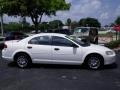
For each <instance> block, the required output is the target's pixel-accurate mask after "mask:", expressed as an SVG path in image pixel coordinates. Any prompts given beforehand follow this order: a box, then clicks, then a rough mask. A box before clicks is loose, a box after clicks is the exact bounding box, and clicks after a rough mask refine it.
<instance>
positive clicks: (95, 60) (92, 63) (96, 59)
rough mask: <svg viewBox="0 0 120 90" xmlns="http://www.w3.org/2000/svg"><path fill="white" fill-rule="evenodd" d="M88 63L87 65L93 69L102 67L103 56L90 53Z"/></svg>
mask: <svg viewBox="0 0 120 90" xmlns="http://www.w3.org/2000/svg"><path fill="white" fill-rule="evenodd" d="M86 63H87V67H88V68H89V69H92V70H97V69H101V68H102V67H103V65H104V62H103V58H102V57H101V56H100V55H90V56H89V57H88V58H87V62H86Z"/></svg>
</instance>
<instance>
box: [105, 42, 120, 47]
mask: <svg viewBox="0 0 120 90" xmlns="http://www.w3.org/2000/svg"><path fill="white" fill-rule="evenodd" d="M119 45H120V40H116V41H111V42H109V43H107V44H105V46H106V47H108V48H111V49H113V48H116V47H118V46H119Z"/></svg>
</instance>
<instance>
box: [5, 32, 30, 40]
mask: <svg viewBox="0 0 120 90" xmlns="http://www.w3.org/2000/svg"><path fill="white" fill-rule="evenodd" d="M4 37H5V40H6V41H8V40H20V39H23V38H25V37H28V35H26V34H24V33H22V32H7V33H5V34H4Z"/></svg>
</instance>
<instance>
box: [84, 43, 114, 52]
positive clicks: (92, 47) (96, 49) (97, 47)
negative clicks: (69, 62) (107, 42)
mask: <svg viewBox="0 0 120 90" xmlns="http://www.w3.org/2000/svg"><path fill="white" fill-rule="evenodd" d="M83 50H87V51H93V52H105V51H112V50H111V49H109V48H107V47H104V46H101V45H95V44H90V45H89V46H88V47H84V49H83Z"/></svg>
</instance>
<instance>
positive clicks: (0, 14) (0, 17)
mask: <svg viewBox="0 0 120 90" xmlns="http://www.w3.org/2000/svg"><path fill="white" fill-rule="evenodd" d="M0 19H1V35H2V36H3V13H2V6H1V7H0Z"/></svg>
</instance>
